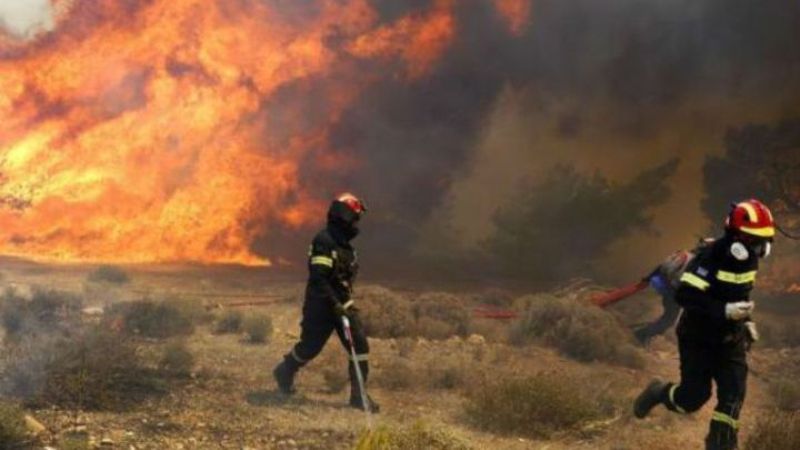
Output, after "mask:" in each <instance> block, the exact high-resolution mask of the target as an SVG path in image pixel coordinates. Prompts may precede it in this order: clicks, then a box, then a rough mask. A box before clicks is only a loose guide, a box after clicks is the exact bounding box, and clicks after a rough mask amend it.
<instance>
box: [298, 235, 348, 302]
mask: <svg viewBox="0 0 800 450" xmlns="http://www.w3.org/2000/svg"><path fill="white" fill-rule="evenodd" d="M308 273H309V278H308V284H307V285H306V307H309V306H311V307H321V306H322V305H323V304H324V305H326V306H330V307H332V306H335V305H336V304H337V303H338V304H341V305H344V306H345V307H349V306H350V302H351V299H350V297H351V295H352V292H353V283H355V280H356V276H357V275H358V254H357V253H356V251H355V250H354V249H353V247H352V246H351V245H350V243H349V241H348V239H347V236H346V232H345V231H344V230H340V229H339V227H338V226H337V225H336V224H334V223H329V224H328V226H327V227H326V228H325V229H324V230H322V231H320V232H319V233H317V235H316V236H315V237H314V240H313V241H312V243H311V246H310V248H309V252H308Z"/></svg>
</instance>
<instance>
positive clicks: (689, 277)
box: [681, 272, 711, 291]
mask: <svg viewBox="0 0 800 450" xmlns="http://www.w3.org/2000/svg"><path fill="white" fill-rule="evenodd" d="M681 282H683V283H686V284H688V285H689V286H693V287H696V288H697V289H700V290H701V291H705V290H707V289H708V287H709V286H711V283H709V282H708V281H706V280H704V279H702V278H700V277H698V276H697V275H695V274H693V273H689V272H685V273H684V274H683V275H682V276H681Z"/></svg>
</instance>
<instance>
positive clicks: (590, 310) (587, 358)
mask: <svg viewBox="0 0 800 450" xmlns="http://www.w3.org/2000/svg"><path fill="white" fill-rule="evenodd" d="M515 304H516V306H517V308H518V309H520V310H522V311H524V312H523V314H522V317H520V319H519V320H517V322H516V323H515V324H514V326H513V328H512V330H511V334H510V339H511V342H512V343H513V344H515V345H525V344H529V343H534V342H535V343H543V344H545V345H548V346H551V347H555V348H557V349H558V350H559V351H560V352H561V353H563V354H564V355H567V356H569V357H572V358H574V359H576V360H578V361H583V362H592V361H602V362H607V363H612V364H618V365H622V366H626V367H631V368H641V367H643V366H644V357H643V355H642V353H641V351H640V350H639V349H637V348H636V346H635V344H634V343H633V341H632V338H631V336H630V333H628V332H627V330H625V329H624V328H623V327H622V326H621V325H620V324H619V322H617V320H616V319H615V318H614V316H612V315H611V314H609V313H607V312H605V311H603V310H602V309H600V308H594V307H590V306H587V305H584V304H582V303H580V302H578V301H577V300H573V299H570V298H565V297H556V296H553V295H529V296H526V297H522V298H520V299H518V300H517V301H516V302H515Z"/></svg>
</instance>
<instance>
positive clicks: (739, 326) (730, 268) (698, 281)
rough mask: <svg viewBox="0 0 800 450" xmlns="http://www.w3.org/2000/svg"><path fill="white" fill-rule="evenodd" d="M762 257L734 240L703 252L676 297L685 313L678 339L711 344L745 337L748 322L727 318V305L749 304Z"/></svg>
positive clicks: (721, 241)
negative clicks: (745, 302)
mask: <svg viewBox="0 0 800 450" xmlns="http://www.w3.org/2000/svg"><path fill="white" fill-rule="evenodd" d="M758 260H759V258H758V256H757V255H755V254H754V252H752V251H749V250H748V249H747V247H746V246H745V245H744V244H742V243H740V242H738V241H736V240H734V239H733V238H731V237H728V236H726V237H723V238H721V239H718V240H716V241H714V242H713V243H712V244H711V245H709V246H708V247H706V248H703V249H701V250H700V251H699V253H698V255H697V256H696V257H695V258H694V259H693V260H692V261H691V262H690V263H689V266H688V267H687V269H686V271H685V272H684V273H683V275H682V276H681V285H680V287H679V288H678V291H677V293H676V295H675V299H676V301H677V302H678V304H679V305H680V306H681V307H682V308H683V310H684V313H683V315H682V317H681V320H680V322H679V324H678V336H679V337H682V338H686V339H690V340H697V341H703V342H709V343H721V342H731V341H733V340H738V339H741V338H743V337H744V336H745V333H746V331H745V329H744V328H745V327H744V322H742V321H732V320H728V319H726V317H725V305H726V304H727V303H735V302H740V301H747V300H749V299H750V292H751V291H752V290H753V286H754V284H755V280H756V274H757V272H758Z"/></svg>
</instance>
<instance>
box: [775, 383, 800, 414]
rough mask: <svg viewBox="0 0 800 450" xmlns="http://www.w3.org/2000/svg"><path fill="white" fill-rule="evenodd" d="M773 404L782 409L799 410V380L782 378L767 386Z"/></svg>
mask: <svg viewBox="0 0 800 450" xmlns="http://www.w3.org/2000/svg"><path fill="white" fill-rule="evenodd" d="M769 391H770V394H772V398H773V400H774V401H775V406H776V407H777V408H778V409H780V410H782V411H800V380H798V379H797V378H783V379H780V380H778V381H775V382H773V383H772V384H771V385H770V388H769Z"/></svg>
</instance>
